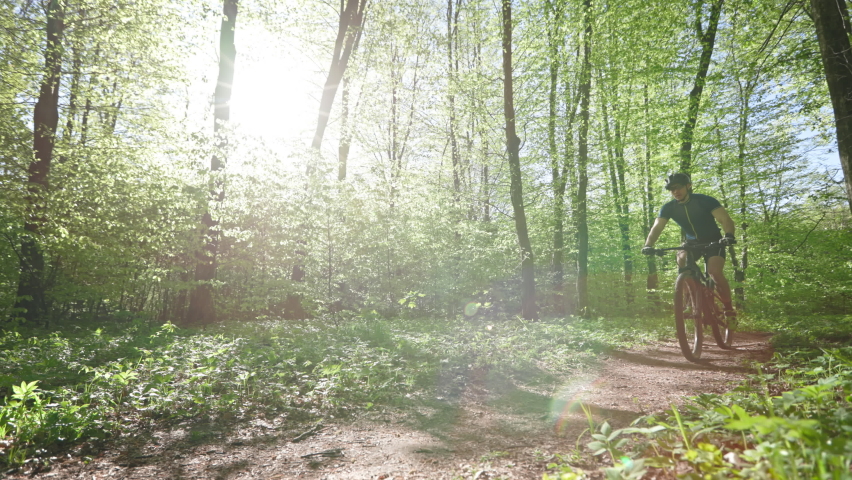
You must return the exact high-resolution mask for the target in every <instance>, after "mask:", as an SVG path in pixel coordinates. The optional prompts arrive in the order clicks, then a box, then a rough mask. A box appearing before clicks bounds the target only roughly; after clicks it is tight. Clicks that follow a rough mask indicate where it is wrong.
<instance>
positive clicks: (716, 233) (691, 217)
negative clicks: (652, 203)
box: [657, 193, 722, 243]
mask: <svg viewBox="0 0 852 480" xmlns="http://www.w3.org/2000/svg"><path fill="white" fill-rule="evenodd" d="M717 208H722V204H720V203H719V201H718V200H716V199H715V198H713V197H711V196H709V195H702V194H700V193H690V194H689V200H688V201H687V202H686V203H678V201H677V200H672V201H670V202H668V203H666V204H665V205H663V208H661V209H660V214H659V215H657V216H658V217H660V218H665V219H671V220H674V221H675V222H676V223H677V224H678V225H680V229H681V231H682V232H683V234H684V235H685V236H686V239H687V240H697V241H699V242H701V243H710V242H714V241H716V240H719V239H720V238H722V231H721V230H719V226H718V225H716V219H715V218H714V217H713V213H712V212H713V210H716V209H717Z"/></svg>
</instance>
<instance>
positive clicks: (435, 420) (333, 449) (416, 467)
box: [10, 333, 772, 480]
mask: <svg viewBox="0 0 852 480" xmlns="http://www.w3.org/2000/svg"><path fill="white" fill-rule="evenodd" d="M768 340H769V335H767V334H756V333H751V334H747V333H741V334H739V335H738V337H737V338H736V339H735V344H734V346H735V350H733V351H725V350H721V349H719V348H717V347H715V345H711V346H708V347H705V352H704V354H703V359H702V362H701V363H690V362H688V361H686V360H685V359H684V358H683V356H682V355H681V354H680V350H679V349H678V346H677V344H676V343H674V342H669V343H658V344H654V345H651V346H646V347H643V348H642V349H638V350H629V351H614V352H611V353H610V354H609V355H608V356H607V358H606V359H604V360H603V361H602V362H600V364H599V365H598V366H597V367H595V368H593V369H589V370H587V371H584V372H582V373H581V374H580V375H578V376H576V377H575V378H574V379H573V380H571V381H569V382H567V383H565V384H564V385H562V386H560V387H559V388H557V389H555V390H554V389H552V387H551V388H550V389H549V390H548V391H538V392H537V391H530V390H525V389H520V388H518V387H516V386H515V384H514V383H513V382H512V379H511V378H506V377H503V376H501V375H500V374H498V373H496V372H492V371H490V370H489V369H487V368H480V369H471V370H469V371H467V372H465V374H464V378H461V379H460V381H459V382H457V383H458V385H459V388H458V389H457V391H456V393H455V394H453V395H451V396H449V397H447V398H440V399H426V400H424V402H423V404H422V405H423V406H422V407H421V408H419V409H417V410H416V411H414V412H412V411H410V410H408V411H406V412H404V413H403V412H399V413H390V412H387V411H385V412H377V413H374V414H371V415H369V416H367V417H364V418H361V419H359V420H357V421H354V422H346V423H344V422H328V423H327V424H325V425H323V426H321V427H318V428H316V429H314V430H313V431H311V433H309V434H308V435H305V436H304V438H303V439H301V440H300V441H298V442H294V441H293V439H294V438H296V437H297V436H298V435H299V433H300V432H297V431H290V430H287V429H286V427H285V426H284V425H285V424H284V423H283V422H280V421H278V420H276V419H267V420H255V421H253V422H251V423H250V424H246V425H242V426H240V427H234V426H233V425H230V426H226V427H222V426H217V425H215V424H199V423H194V424H192V425H187V426H181V427H176V428H173V429H172V430H170V431H155V432H150V433H148V434H145V435H139V436H137V437H134V438H125V439H122V440H121V441H120V442H117V443H116V445H114V446H113V447H111V448H108V449H106V450H104V451H103V452H102V453H100V454H98V455H96V456H93V457H92V458H91V460H89V461H88V462H83V461H81V460H80V459H68V460H66V461H64V462H60V463H59V464H57V465H56V466H54V468H53V469H52V470H51V471H49V472H44V473H38V474H36V475H26V476H24V475H20V478H44V479H48V478H57V479H72V478H73V479H87V480H100V479H153V478H156V479H242V478H251V479H297V478H304V479H329V480H332V479H335V480H336V479H341V480H342V479H358V480H366V479H371V480H390V479H460V478H461V479H488V478H506V479H540V478H541V477H542V473H543V472H545V469H546V464H547V463H548V462H549V461H552V459H553V455H554V454H557V453H563V454H564V453H568V452H571V451H573V450H574V449H575V447H576V443H577V438H578V436H579V435H580V434H581V433H582V432H583V430H584V429H585V428H586V426H587V421H586V418H585V415H584V414H583V412H582V410H581V408H579V403H580V402H582V403H583V404H585V405H588V406H590V407H591V409H592V411H593V414H594V416H595V417H596V419H597V420H598V421H602V420H604V419H606V420H609V422H610V423H611V424H613V425H614V426H616V427H619V426H625V425H627V424H629V423H630V422H631V421H632V420H633V419H635V418H636V417H638V416H641V415H645V414H648V413H652V412H658V411H662V410H665V409H667V408H669V407H670V406H671V404H681V403H683V402H684V401H685V399H686V397H689V396H693V395H698V394H700V393H722V392H725V391H728V390H730V389H731V387H732V386H734V385H735V384H736V383H738V382H739V381H740V380H742V379H743V378H744V376H745V375H747V374H749V373H751V372H752V370H751V369H752V365H753V363H754V362H765V361H767V360H769V359H770V358H771V357H772V350H771V347H770V345H769V342H768ZM301 433H305V432H301ZM16 477H17V475H13V476H10V478H16Z"/></svg>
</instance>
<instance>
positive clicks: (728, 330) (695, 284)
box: [654, 242, 735, 362]
mask: <svg viewBox="0 0 852 480" xmlns="http://www.w3.org/2000/svg"><path fill="white" fill-rule="evenodd" d="M723 246H724V245H722V244H721V243H718V242H716V243H709V244H700V243H685V244H683V245H682V246H680V247H671V248H655V249H654V254H656V255H659V256H663V255H664V254H665V252H668V251H676V250H685V251H686V265H685V266H683V267H682V268H680V270H678V272H679V273H678V276H677V280H675V296H674V310H675V328H676V329H677V340H678V343H680V350H681V351H682V352H683V356H684V357H686V359H687V360H690V361H693V362H694V361H697V360H698V359H699V358H701V347H702V346H703V344H704V329H705V328H706V327H708V326H709V327H710V328H711V329H712V331H713V337H714V338H715V339H716V344H717V345H719V347H720V348H724V349H729V348H731V343H732V341H733V339H734V326H735V325H733V321H732V319H730V318H727V317H726V316H725V307H724V304H723V303H722V298H721V297H720V296H719V292H718V290H717V289H716V283H715V282H714V281H713V279H712V278H711V277H710V275H709V274H708V273H707V263H706V261H705V263H704V271H703V272H702V271H701V269H700V268H699V267H698V264H697V263H696V261H695V259H696V258H701V257H702V256H704V254H705V253H707V252H708V251H713V250H716V251H718V249H719V248H722V247H723Z"/></svg>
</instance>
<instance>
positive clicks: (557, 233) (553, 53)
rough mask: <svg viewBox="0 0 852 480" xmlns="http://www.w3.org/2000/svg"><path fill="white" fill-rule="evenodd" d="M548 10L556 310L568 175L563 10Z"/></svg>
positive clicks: (561, 304)
mask: <svg viewBox="0 0 852 480" xmlns="http://www.w3.org/2000/svg"><path fill="white" fill-rule="evenodd" d="M545 8H546V11H545V13H546V14H547V17H546V18H547V44H548V54H549V56H550V58H549V65H548V68H549V72H548V73H549V74H550V90H549V92H548V98H547V100H548V107H549V108H548V110H549V111H548V119H547V146H548V153H549V155H550V171H551V178H552V182H551V186H552V187H551V188H552V189H553V223H554V225H553V259H552V268H553V290H554V292H555V294H556V295H555V300H556V301H555V303H556V311H557V312H558V313H564V310H565V302H564V298H563V296H564V295H563V293H564V292H563V291H562V289H563V286H564V285H563V284H564V278H565V266H564V259H565V218H564V217H565V185H564V184H565V176H564V175H563V174H562V167H561V163H562V162H560V159H559V149H558V148H557V147H556V118H557V115H558V103H557V98H558V96H557V90H558V88H559V63H560V62H559V60H560V58H559V53H560V49H559V47H560V45H561V42H560V41H559V40H558V39H559V25H560V22H561V18H562V11H561V9H560V8H558V7H557V6H556V5H554V4H553V1H552V0H548V1H547V5H546V6H545Z"/></svg>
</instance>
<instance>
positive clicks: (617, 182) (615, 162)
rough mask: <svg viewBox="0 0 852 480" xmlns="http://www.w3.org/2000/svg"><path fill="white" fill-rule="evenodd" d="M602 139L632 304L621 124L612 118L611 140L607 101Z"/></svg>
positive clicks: (627, 296) (630, 259)
mask: <svg viewBox="0 0 852 480" xmlns="http://www.w3.org/2000/svg"><path fill="white" fill-rule="evenodd" d="M602 107H603V108H602V112H603V117H604V118H603V123H604V129H603V130H604V137H605V139H606V143H607V145H608V146H609V148H608V149H607V153H608V157H609V161H608V163H609V176H610V183H611V185H612V204H613V210H615V215H616V217H617V218H618V230H619V232H620V233H621V251H622V258H623V259H624V277H623V278H624V295H625V300H626V301H627V303H628V304H629V303H633V289H632V286H633V285H632V283H633V256H632V255H631V254H630V223H629V219H630V216H629V215H630V207H629V205H628V202H627V191H626V185H625V182H624V148H623V147H622V145H621V122H619V120H618V118H614V119H613V122H612V123H614V127H615V139H614V141H613V139H612V138H611V136H612V134H611V133H610V120H609V109H608V108H607V100H606V99H604V101H603V105H602Z"/></svg>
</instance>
